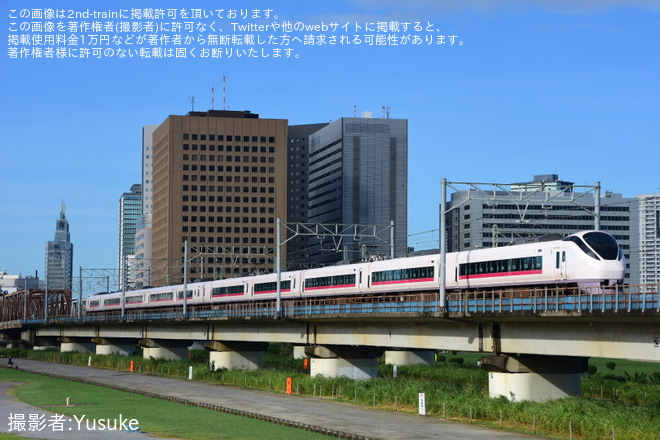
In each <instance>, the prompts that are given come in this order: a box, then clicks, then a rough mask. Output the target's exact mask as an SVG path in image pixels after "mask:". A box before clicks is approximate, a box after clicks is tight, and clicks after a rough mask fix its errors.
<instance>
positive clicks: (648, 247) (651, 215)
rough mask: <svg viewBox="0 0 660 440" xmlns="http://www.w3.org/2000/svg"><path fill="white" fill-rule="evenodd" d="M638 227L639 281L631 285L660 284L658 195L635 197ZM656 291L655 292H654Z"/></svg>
mask: <svg viewBox="0 0 660 440" xmlns="http://www.w3.org/2000/svg"><path fill="white" fill-rule="evenodd" d="M637 201H638V214H639V219H638V225H639V232H638V237H639V262H638V263H639V264H638V267H637V269H638V271H637V273H638V274H639V279H635V278H634V277H633V278H632V279H631V284H641V285H642V286H648V285H650V284H655V286H656V287H655V288H656V289H657V285H658V283H660V193H655V194H646V195H640V196H637ZM656 291H657V290H656Z"/></svg>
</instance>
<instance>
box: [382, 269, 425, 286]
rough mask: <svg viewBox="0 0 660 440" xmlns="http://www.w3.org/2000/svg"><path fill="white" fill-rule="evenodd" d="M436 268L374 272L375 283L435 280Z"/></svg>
mask: <svg viewBox="0 0 660 440" xmlns="http://www.w3.org/2000/svg"><path fill="white" fill-rule="evenodd" d="M434 273H435V268H434V267H433V266H424V267H411V268H408V269H397V270H386V271H382V272H374V273H373V274H372V276H373V282H374V283H382V282H388V281H406V280H419V279H428V278H433V277H434Z"/></svg>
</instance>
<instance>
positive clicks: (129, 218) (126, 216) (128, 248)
mask: <svg viewBox="0 0 660 440" xmlns="http://www.w3.org/2000/svg"><path fill="white" fill-rule="evenodd" d="M141 216H142V185H141V184H139V183H136V184H133V185H131V191H130V192H125V193H124V194H122V195H121V197H120V198H119V249H118V252H117V255H118V257H119V261H118V262H117V267H118V268H119V288H120V289H121V288H123V286H124V283H127V284H126V287H127V288H130V287H131V286H133V285H134V281H135V280H134V278H135V270H134V268H135V267H134V266H135V262H134V255H135V232H136V230H137V223H138V220H139V218H140V217H141ZM129 259H130V260H131V261H130V264H129V261H128V260H129Z"/></svg>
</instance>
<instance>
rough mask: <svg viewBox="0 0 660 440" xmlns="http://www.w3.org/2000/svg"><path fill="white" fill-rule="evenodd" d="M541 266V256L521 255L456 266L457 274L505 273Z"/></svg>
mask: <svg viewBox="0 0 660 440" xmlns="http://www.w3.org/2000/svg"><path fill="white" fill-rule="evenodd" d="M542 267H543V258H542V257H540V256H537V257H523V258H511V259H507V260H493V261H477V262H474V263H464V264H460V265H459V268H458V273H459V276H462V277H465V276H470V275H487V274H498V273H499V274H506V273H511V272H521V271H522V272H524V271H533V270H534V271H535V270H541V269H542Z"/></svg>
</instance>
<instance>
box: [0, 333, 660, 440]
mask: <svg viewBox="0 0 660 440" xmlns="http://www.w3.org/2000/svg"><path fill="white" fill-rule="evenodd" d="M2 354H4V355H10V354H11V355H13V356H14V357H16V358H22V357H24V358H29V359H35V360H41V361H55V360H56V361H57V362H62V363H70V364H73V365H87V364H88V362H89V361H90V360H91V362H92V365H93V366H95V367H101V368H110V369H113V370H118V371H128V365H129V362H131V361H132V362H134V363H135V368H136V371H138V372H141V373H148V374H154V375H160V376H167V377H178V378H186V377H187V374H188V369H189V366H194V371H195V374H194V380H195V381H200V382H208V383H213V384H221V385H225V386H236V387H242V388H251V389H258V390H261V391H266V392H275V393H277V392H280V393H281V392H284V383H285V380H286V378H287V377H292V379H293V382H294V384H295V385H294V388H293V389H294V394H295V395H301V396H308V397H317V398H318V397H323V398H324V399H332V400H335V401H338V402H343V403H346V404H353V405H357V406H364V407H371V408H375V409H380V410H385V411H397V412H409V413H416V411H417V399H418V393H419V392H424V393H425V394H426V409H427V415H429V416H431V417H441V418H444V419H449V420H454V421H459V422H465V423H479V424H483V425H485V426H488V427H491V428H495V429H508V430H514V431H521V432H526V433H531V434H536V435H542V436H547V437H549V438H574V439H588V440H610V439H612V438H616V440H657V439H660V417H659V414H660V364H657V363H645V362H634V361H626V360H611V359H590V361H589V365H590V372H589V374H588V375H585V377H584V378H583V379H582V397H568V398H563V399H558V400H553V401H548V402H528V401H515V402H510V401H509V400H508V399H506V398H499V399H491V398H489V397H488V374H487V372H486V371H483V370H481V369H480V368H478V367H477V361H478V360H479V359H480V356H481V355H480V354H477V353H438V357H437V362H435V363H434V364H433V365H415V366H402V367H399V368H398V378H397V379H394V378H393V367H392V366H391V365H386V364H383V363H381V364H380V365H379V367H378V377H377V378H374V379H371V380H366V381H365V380H361V381H356V380H351V379H348V378H344V377H339V378H325V377H322V376H315V377H311V376H310V375H309V372H308V371H305V370H303V363H302V360H294V359H293V354H292V349H291V347H288V346H286V345H285V344H271V346H270V347H269V350H268V351H267V353H266V361H265V364H266V365H265V366H266V368H264V369H260V370H255V371H247V370H219V371H215V372H211V371H210V369H209V361H208V353H207V352H205V351H200V350H198V351H193V352H191V357H190V359H183V360H180V361H164V360H156V359H143V358H142V357H141V356H139V355H131V356H120V355H91V356H90V355H89V354H85V353H61V352H39V351H36V352H35V351H27V350H25V351H23V350H17V349H11V351H9V350H5V351H2V350H0V355H2ZM9 371H10V370H9ZM1 372H2V369H0V373H1ZM0 380H1V377H0ZM214 414H215V413H214ZM172 432H173V433H175V432H176V431H172ZM613 433H615V434H616V436H615V437H613ZM168 435H169V436H173V434H168ZM257 435H258V434H257ZM308 436H309V433H304V437H303V438H309V437H308ZM188 438H192V437H188ZM196 438H226V437H218V436H217V433H214V437H196ZM229 438H250V437H229ZM254 438H257V437H254ZM269 438H271V437H270V435H269ZM292 438H293V437H292Z"/></svg>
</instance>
